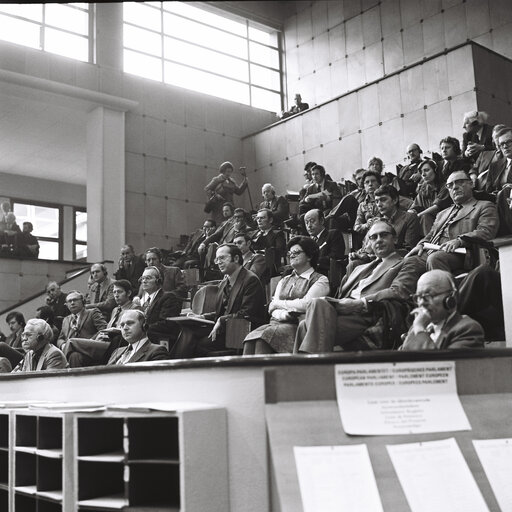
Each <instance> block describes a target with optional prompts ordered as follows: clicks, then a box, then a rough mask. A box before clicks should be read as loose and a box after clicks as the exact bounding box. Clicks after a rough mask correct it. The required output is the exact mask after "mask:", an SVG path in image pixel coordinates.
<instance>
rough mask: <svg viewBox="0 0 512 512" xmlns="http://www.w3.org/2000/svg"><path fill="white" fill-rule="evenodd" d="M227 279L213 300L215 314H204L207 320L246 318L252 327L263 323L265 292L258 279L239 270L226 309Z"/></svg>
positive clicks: (243, 269) (249, 273)
mask: <svg viewBox="0 0 512 512" xmlns="http://www.w3.org/2000/svg"><path fill="white" fill-rule="evenodd" d="M226 283H227V278H225V279H223V281H222V282H221V283H220V285H219V290H218V292H217V297H216V299H215V312H211V313H205V315H204V317H205V318H206V319H207V320H217V319H219V318H220V319H221V321H225V320H226V319H227V318H228V317H236V318H246V319H248V320H249V321H250V322H251V323H252V324H253V327H254V326H258V325H260V324H262V323H263V320H264V317H265V291H264V289H263V286H262V284H261V282H260V280H259V279H258V277H257V276H256V275H255V274H253V273H252V272H251V271H250V270H247V269H245V268H241V269H240V273H239V274H238V277H237V279H236V281H235V284H234V286H233V287H232V289H231V293H230V294H229V299H228V303H227V306H226V309H224V307H223V298H224V288H225V287H226Z"/></svg>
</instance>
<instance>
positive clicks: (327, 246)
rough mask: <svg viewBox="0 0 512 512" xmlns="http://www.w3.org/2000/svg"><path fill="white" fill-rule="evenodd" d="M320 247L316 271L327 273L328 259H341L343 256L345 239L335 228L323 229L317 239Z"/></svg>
mask: <svg viewBox="0 0 512 512" xmlns="http://www.w3.org/2000/svg"><path fill="white" fill-rule="evenodd" d="M317 244H318V247H319V249H320V256H319V258H318V268H317V270H318V272H320V273H321V274H324V275H327V274H328V272H329V265H330V261H329V260H330V259H331V258H333V259H335V260H341V259H343V257H344V256H345V240H344V239H343V233H342V232H341V231H338V230H337V229H330V230H329V229H324V230H323V231H322V232H321V233H320V236H319V237H318V241H317Z"/></svg>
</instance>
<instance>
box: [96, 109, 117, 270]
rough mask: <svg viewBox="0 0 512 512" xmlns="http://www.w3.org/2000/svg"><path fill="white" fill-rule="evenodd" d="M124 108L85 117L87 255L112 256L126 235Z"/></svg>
mask: <svg viewBox="0 0 512 512" xmlns="http://www.w3.org/2000/svg"><path fill="white" fill-rule="evenodd" d="M124 117H125V116H124V112H118V111H115V110H111V109H108V108H106V107H97V108H95V109H94V110H92V111H91V112H90V113H89V115H88V120H87V259H88V260H89V261H100V260H115V261H117V258H118V255H119V249H120V247H121V245H123V243H124V238H125V173H124V122H125V119H124Z"/></svg>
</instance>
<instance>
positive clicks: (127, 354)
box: [116, 344, 133, 364]
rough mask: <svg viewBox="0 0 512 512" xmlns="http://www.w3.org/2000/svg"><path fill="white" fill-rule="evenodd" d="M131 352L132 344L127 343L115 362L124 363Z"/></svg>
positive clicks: (130, 355)
mask: <svg viewBox="0 0 512 512" xmlns="http://www.w3.org/2000/svg"><path fill="white" fill-rule="evenodd" d="M132 354H133V345H131V344H130V345H128V346H127V347H126V350H125V351H124V352H123V353H122V355H121V357H120V358H119V359H118V360H117V363H116V364H125V363H126V362H127V361H128V360H129V359H130V357H132Z"/></svg>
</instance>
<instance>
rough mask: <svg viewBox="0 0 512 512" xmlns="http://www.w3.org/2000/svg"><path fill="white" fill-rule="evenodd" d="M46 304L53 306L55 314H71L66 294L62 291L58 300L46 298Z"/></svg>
mask: <svg viewBox="0 0 512 512" xmlns="http://www.w3.org/2000/svg"><path fill="white" fill-rule="evenodd" d="M46 304H47V305H48V306H50V307H51V308H52V311H53V314H54V315H55V316H61V317H66V316H68V315H69V309H68V307H67V306H66V294H65V293H61V294H60V295H59V296H58V297H57V299H56V300H50V299H49V298H47V299H46Z"/></svg>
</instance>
